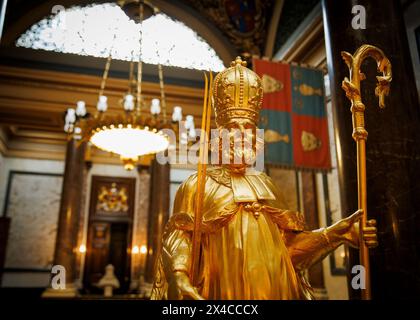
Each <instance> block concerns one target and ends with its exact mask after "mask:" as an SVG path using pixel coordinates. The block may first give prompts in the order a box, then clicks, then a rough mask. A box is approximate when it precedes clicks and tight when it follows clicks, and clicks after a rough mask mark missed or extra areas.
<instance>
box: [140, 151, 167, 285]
mask: <svg viewBox="0 0 420 320" xmlns="http://www.w3.org/2000/svg"><path fill="white" fill-rule="evenodd" d="M150 170H151V181H150V204H149V218H148V232H147V234H148V239H147V248H148V252H147V257H146V268H145V274H144V278H145V281H146V282H148V283H152V282H153V278H154V270H155V265H156V258H157V256H158V253H159V250H160V248H161V245H162V236H163V230H164V228H165V225H166V222H167V221H168V219H169V182H170V181H169V174H170V166H169V164H164V165H162V164H159V163H158V162H157V161H156V159H155V160H153V161H152V164H151V166H150Z"/></svg>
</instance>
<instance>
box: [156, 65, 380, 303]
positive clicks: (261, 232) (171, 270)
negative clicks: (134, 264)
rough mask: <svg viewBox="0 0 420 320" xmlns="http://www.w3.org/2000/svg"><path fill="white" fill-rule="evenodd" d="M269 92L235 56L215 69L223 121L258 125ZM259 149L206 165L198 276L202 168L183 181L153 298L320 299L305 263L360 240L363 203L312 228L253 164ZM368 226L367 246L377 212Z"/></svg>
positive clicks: (373, 240) (241, 126)
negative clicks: (195, 239)
mask: <svg viewBox="0 0 420 320" xmlns="http://www.w3.org/2000/svg"><path fill="white" fill-rule="evenodd" d="M262 95H263V90H262V84H261V79H260V78H259V77H258V75H257V74H255V73H254V72H253V71H252V70H250V69H248V68H246V62H244V61H242V60H241V59H240V57H238V58H236V60H235V61H233V62H232V64H231V66H230V67H229V68H227V69H226V70H224V71H222V72H220V73H219V74H218V75H217V76H216V77H215V81H214V86H213V92H212V98H213V107H214V111H215V119H216V124H217V127H218V128H219V129H227V130H232V129H237V130H240V131H241V132H245V131H246V130H249V129H251V130H253V132H254V131H256V128H257V124H258V120H259V111H260V108H261V102H262ZM253 141H255V139H254V140H253ZM234 145H235V144H234V143H231V144H230V149H229V150H228V152H229V156H230V158H231V160H232V159H233V157H234V156H237V155H238V152H239V151H238V150H236V149H235V148H234V147H233V146H234ZM252 150H253V152H242V154H240V156H241V159H242V162H240V163H238V162H237V161H236V162H234V161H231V163H228V164H220V165H213V166H209V167H208V168H207V171H206V176H205V185H204V194H203V202H202V222H201V232H202V233H201V241H200V256H199V267H198V271H197V275H195V278H196V279H198V280H197V281H194V284H193V283H192V281H191V278H192V277H191V274H190V272H191V253H192V233H193V228H194V207H195V205H196V201H195V193H196V190H197V174H193V175H192V176H190V177H189V178H188V179H187V180H186V181H185V182H184V183H183V184H182V185H181V186H180V187H179V189H178V191H177V193H176V197H175V203H174V206H173V213H172V216H171V218H170V220H169V221H168V223H167V226H166V229H165V232H164V235H163V244H162V248H161V252H160V255H159V258H158V262H157V268H156V275H155V282H154V285H153V290H152V294H151V298H152V299H212V300H218V299H279V300H291V299H313V298H314V295H313V292H312V288H311V286H310V284H309V282H308V281H307V279H306V277H305V271H306V270H307V269H309V268H310V267H311V266H313V265H314V264H315V263H317V262H319V261H321V260H322V259H324V258H325V257H326V256H327V255H328V254H329V253H331V252H332V251H334V250H335V249H336V248H338V247H339V246H340V245H342V244H348V245H350V246H352V247H358V245H359V219H360V217H361V215H362V212H361V211H360V210H359V211H357V212H355V213H353V214H352V215H350V216H349V217H347V218H345V219H343V220H340V221H338V222H337V223H335V224H333V225H331V226H328V227H326V228H321V229H318V230H307V229H305V223H304V218H303V215H302V214H301V213H299V212H296V211H292V210H288V208H287V204H286V202H285V201H284V199H283V198H282V196H281V193H280V192H279V189H278V187H277V186H276V185H275V184H274V183H273V181H272V180H271V178H270V177H269V176H268V175H266V174H265V173H264V172H260V171H257V170H255V169H253V168H252V165H250V164H249V163H250V161H249V157H251V158H252V157H255V152H256V151H257V150H256V146H254V148H252ZM239 153H240V152H239ZM362 234H363V241H364V243H365V244H366V245H367V246H368V247H374V246H376V245H377V237H376V228H375V221H374V220H371V221H369V222H368V223H367V225H366V227H365V228H363V233H362Z"/></svg>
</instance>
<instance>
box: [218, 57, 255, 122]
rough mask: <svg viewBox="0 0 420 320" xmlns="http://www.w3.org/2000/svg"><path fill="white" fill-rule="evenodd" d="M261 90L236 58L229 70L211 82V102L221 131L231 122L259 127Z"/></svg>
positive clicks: (252, 74)
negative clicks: (237, 121) (212, 85)
mask: <svg viewBox="0 0 420 320" xmlns="http://www.w3.org/2000/svg"><path fill="white" fill-rule="evenodd" d="M262 98H263V90H262V85H261V79H260V77H259V76H258V75H257V74H256V73H255V72H254V71H252V70H251V69H248V68H247V67H246V61H242V59H241V57H236V59H235V61H232V62H231V64H230V67H229V68H227V69H226V70H224V71H222V72H220V73H219V74H218V75H217V76H216V78H215V80H214V88H213V99H214V111H215V114H216V124H217V126H219V127H223V126H224V125H225V124H226V123H228V122H229V121H231V120H232V119H247V120H250V121H252V122H253V123H254V124H255V125H257V123H258V119H259V113H260V109H261V103H262Z"/></svg>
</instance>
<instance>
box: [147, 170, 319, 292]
mask: <svg viewBox="0 0 420 320" xmlns="http://www.w3.org/2000/svg"><path fill="white" fill-rule="evenodd" d="M196 182H197V175H196V174H194V175H192V176H191V177H189V178H188V179H187V180H186V181H185V182H184V183H183V184H182V185H181V186H180V188H179V189H178V192H177V194H176V198H175V204H174V209H173V215H172V217H171V219H170V221H169V223H168V225H167V227H166V230H165V234H164V238H163V247H162V252H161V254H160V257H159V260H158V265H157V268H158V269H157V272H156V279H155V283H154V288H153V291H152V299H175V298H177V297H176V296H171V295H173V294H174V293H173V292H176V290H174V288H175V283H174V281H173V279H171V277H172V274H173V272H174V270H184V271H186V272H188V271H189V270H190V261H189V257H190V254H189V253H190V250H191V234H192V230H193V224H194V202H195V191H196ZM285 208H286V204H285V202H284V201H283V200H282V198H281V195H280V193H279V191H278V189H277V187H276V186H275V185H274V184H273V182H272V180H271V179H270V178H269V177H268V176H267V175H266V174H264V173H261V172H256V171H254V172H247V173H246V174H235V173H232V172H231V171H230V170H229V169H228V168H225V167H214V168H211V169H208V171H207V178H206V185H205V192H204V200H203V224H202V232H203V234H202V242H201V258H200V276H199V279H200V285H199V286H198V287H197V289H198V292H199V293H200V294H201V295H202V296H203V297H204V298H205V299H284V300H289V299H311V298H312V295H311V288H310V286H309V284H308V283H307V282H306V279H305V278H304V276H303V271H302V270H299V268H296V266H294V265H293V264H292V260H291V258H290V255H289V252H288V248H287V239H286V237H285V235H286V233H288V232H301V231H302V230H303V227H304V221H303V217H302V215H301V214H299V213H298V212H293V211H289V210H286V209H285Z"/></svg>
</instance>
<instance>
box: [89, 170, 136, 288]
mask: <svg viewBox="0 0 420 320" xmlns="http://www.w3.org/2000/svg"><path fill="white" fill-rule="evenodd" d="M134 189H135V179H131V178H116V177H101V176H93V177H92V191H91V201H90V210H89V229H88V242H87V250H86V261H85V272H84V279H83V286H84V290H85V292H86V293H88V294H102V292H103V290H102V289H100V288H98V287H97V283H98V281H99V280H100V279H101V277H103V275H104V273H105V267H106V266H107V265H108V264H112V265H113V266H114V273H115V276H116V277H117V278H118V280H119V282H120V288H119V289H116V290H114V293H115V294H124V293H127V292H128V290H129V287H130V268H131V255H130V248H131V245H132V244H131V236H132V217H133V211H134V194H135V192H134V191H135V190H134Z"/></svg>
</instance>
